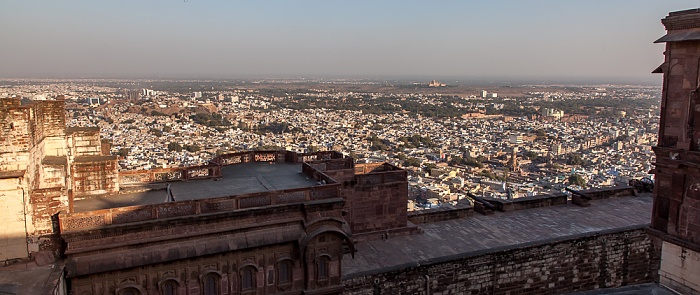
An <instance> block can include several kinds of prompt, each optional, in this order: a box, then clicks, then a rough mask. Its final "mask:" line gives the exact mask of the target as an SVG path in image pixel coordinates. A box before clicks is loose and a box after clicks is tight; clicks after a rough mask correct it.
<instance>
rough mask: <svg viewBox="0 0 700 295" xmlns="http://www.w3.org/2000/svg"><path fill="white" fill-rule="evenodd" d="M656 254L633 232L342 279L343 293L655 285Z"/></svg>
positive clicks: (483, 291) (529, 291)
mask: <svg viewBox="0 0 700 295" xmlns="http://www.w3.org/2000/svg"><path fill="white" fill-rule="evenodd" d="M659 255H660V254H659V249H658V247H657V246H655V244H654V243H653V242H652V240H651V239H650V237H649V236H648V235H647V233H646V232H645V231H644V229H642V228H636V229H628V230H620V231H614V232H608V233H604V234H600V235H592V236H580V237H571V238H569V239H566V240H557V241H543V242H542V243H538V244H536V245H527V246H521V247H516V248H510V249H492V250H487V252H482V253H475V254H471V255H466V256H464V257H459V256H455V257H452V258H449V259H445V260H443V261H435V262H432V263H429V264H426V265H420V266H415V265H411V266H406V267H404V268H397V269H388V270H377V271H376V272H375V273H373V274H365V275H363V274H358V275H355V276H352V277H344V283H345V291H344V292H343V294H348V295H359V294H367V295H369V294H468V295H469V294H471V295H475V294H496V295H498V294H561V293H567V292H575V291H581V290H589V289H596V288H604V287H618V286H624V285H633V284H640V283H648V282H653V281H654V278H655V277H656V272H657V271H658V267H659Z"/></svg>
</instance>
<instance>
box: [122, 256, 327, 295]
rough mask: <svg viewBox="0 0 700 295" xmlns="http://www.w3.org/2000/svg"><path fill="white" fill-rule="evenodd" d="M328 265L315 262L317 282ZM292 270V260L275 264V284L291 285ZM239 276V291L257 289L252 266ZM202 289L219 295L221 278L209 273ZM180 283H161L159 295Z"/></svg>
mask: <svg viewBox="0 0 700 295" xmlns="http://www.w3.org/2000/svg"><path fill="white" fill-rule="evenodd" d="M329 264H330V257H328V256H325V255H324V256H320V257H319V258H318V259H317V260H316V279H317V280H318V281H325V280H328V278H329V267H330V266H329ZM293 269H294V262H293V261H292V260H289V259H286V260H282V261H280V262H279V263H277V271H276V273H277V284H278V285H282V286H283V285H287V284H291V283H292V280H293V278H292V270H293ZM239 275H240V280H239V282H240V288H241V289H240V290H241V291H249V290H254V289H255V288H257V285H256V276H257V269H256V268H255V267H254V266H246V267H243V268H242V269H241V270H240V271H239ZM200 283H201V287H202V294H204V295H218V294H221V276H220V275H219V274H218V273H215V272H210V273H207V274H205V275H204V276H202V277H201V280H200ZM179 286H180V283H179V282H178V281H176V280H174V279H168V280H165V281H163V282H162V283H161V284H160V286H159V287H158V289H159V291H160V294H162V295H176V294H178V292H177V289H178V288H179ZM118 295H141V291H139V290H138V289H137V288H135V287H126V288H124V289H121V290H120V291H119V292H118Z"/></svg>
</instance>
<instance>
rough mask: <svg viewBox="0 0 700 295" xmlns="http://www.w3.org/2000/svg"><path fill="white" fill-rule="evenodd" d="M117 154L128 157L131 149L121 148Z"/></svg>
mask: <svg viewBox="0 0 700 295" xmlns="http://www.w3.org/2000/svg"><path fill="white" fill-rule="evenodd" d="M117 155H119V156H120V157H126V156H128V155H129V149H128V148H120V149H119V152H118V153H117Z"/></svg>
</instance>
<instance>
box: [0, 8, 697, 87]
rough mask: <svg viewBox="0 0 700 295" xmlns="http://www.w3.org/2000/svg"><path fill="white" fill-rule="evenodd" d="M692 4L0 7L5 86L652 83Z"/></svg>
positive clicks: (0, 51) (0, 73) (0, 58)
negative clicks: (46, 82) (80, 81)
mask: <svg viewBox="0 0 700 295" xmlns="http://www.w3.org/2000/svg"><path fill="white" fill-rule="evenodd" d="M694 5H697V1H681V0H673V1H655V0H644V1H586V2H574V1H543V0H537V1H525V2H524V1H498V2H492V1H486V2H482V1H478V2H477V1H445V2H439V3H433V2H417V1H386V2H380V3H377V2H375V1H352V2H342V3H332V2H321V1H294V2H289V1H270V2H265V3H259V2H254V1H235V2H227V1H198V0H185V1H180V2H178V1H152V2H141V1H125V2H91V1H69V2H56V1H31V2H26V1H12V2H10V1H6V2H3V3H2V4H0V24H1V25H2V27H3V28H4V29H3V30H2V31H0V40H2V43H3V44H4V45H3V46H2V48H0V64H2V67H0V77H2V78H207V79H208V78H221V79H232V78H269V77H278V78H279V77H282V78H296V77H326V78H329V77H332V78H381V79H387V78H391V79H450V80H454V81H464V80H468V81H471V82H473V83H480V82H492V81H527V82H530V83H537V82H545V83H546V82H582V81H584V82H599V83H605V82H622V83H643V84H648V83H653V84H659V80H660V79H658V78H654V77H652V76H651V74H649V72H650V71H651V70H652V69H654V68H655V67H656V66H658V64H660V63H661V62H662V57H663V55H662V54H661V53H662V51H663V45H661V44H658V45H652V44H651V42H653V41H654V40H656V39H657V38H658V37H660V36H662V35H663V34H664V31H663V27H662V26H661V25H660V24H659V21H658V20H659V19H660V18H662V17H663V16H664V14H665V12H667V11H674V10H681V9H687V8H691V7H693V6H694Z"/></svg>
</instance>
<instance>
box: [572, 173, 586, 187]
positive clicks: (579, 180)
mask: <svg viewBox="0 0 700 295" xmlns="http://www.w3.org/2000/svg"><path fill="white" fill-rule="evenodd" d="M569 184H570V185H578V186H580V187H585V186H586V180H585V179H583V176H581V175H578V174H571V175H570V176H569Z"/></svg>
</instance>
